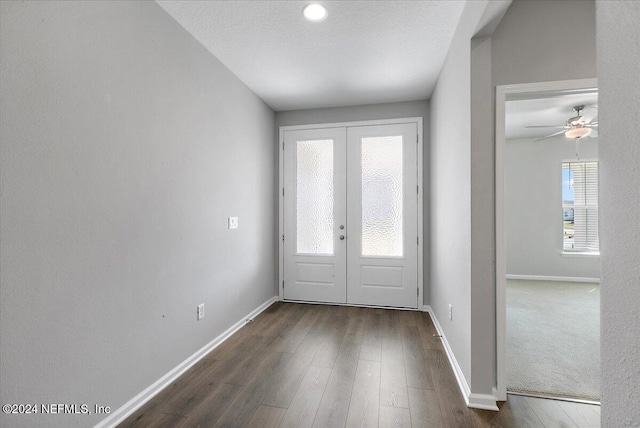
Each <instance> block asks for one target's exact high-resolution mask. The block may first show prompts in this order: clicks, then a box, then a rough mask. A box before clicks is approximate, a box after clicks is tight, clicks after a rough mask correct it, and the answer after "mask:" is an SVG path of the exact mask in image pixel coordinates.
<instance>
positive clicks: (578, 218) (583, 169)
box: [562, 161, 600, 252]
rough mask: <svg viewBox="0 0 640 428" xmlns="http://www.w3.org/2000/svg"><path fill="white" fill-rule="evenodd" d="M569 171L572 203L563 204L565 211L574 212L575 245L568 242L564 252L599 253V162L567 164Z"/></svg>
mask: <svg viewBox="0 0 640 428" xmlns="http://www.w3.org/2000/svg"><path fill="white" fill-rule="evenodd" d="M562 168H563V169H564V168H567V169H569V171H570V177H571V180H572V183H571V187H572V188H573V203H571V201H570V200H569V201H568V200H564V201H563V208H564V209H565V210H566V209H573V226H574V236H573V240H572V241H573V242H567V240H566V239H565V245H564V249H565V250H573V251H588V252H595V251H599V249H600V243H599V238H598V162H595V161H593V162H564V163H563V164H562Z"/></svg>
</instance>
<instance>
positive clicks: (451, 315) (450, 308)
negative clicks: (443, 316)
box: [449, 305, 453, 321]
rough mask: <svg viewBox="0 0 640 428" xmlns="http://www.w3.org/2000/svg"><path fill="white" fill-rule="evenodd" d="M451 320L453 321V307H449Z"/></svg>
mask: <svg viewBox="0 0 640 428" xmlns="http://www.w3.org/2000/svg"><path fill="white" fill-rule="evenodd" d="M449 320H451V321H453V306H451V305H449Z"/></svg>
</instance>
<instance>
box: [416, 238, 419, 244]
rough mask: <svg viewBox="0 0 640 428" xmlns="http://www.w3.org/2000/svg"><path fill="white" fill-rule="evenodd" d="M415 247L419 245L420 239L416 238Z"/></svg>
mask: <svg viewBox="0 0 640 428" xmlns="http://www.w3.org/2000/svg"><path fill="white" fill-rule="evenodd" d="M416 245H420V237H419V236H416Z"/></svg>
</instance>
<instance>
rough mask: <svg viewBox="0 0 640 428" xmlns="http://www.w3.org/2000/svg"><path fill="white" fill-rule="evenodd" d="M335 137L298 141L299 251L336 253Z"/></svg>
mask: <svg viewBox="0 0 640 428" xmlns="http://www.w3.org/2000/svg"><path fill="white" fill-rule="evenodd" d="M333 201H334V195H333V140H311V141H298V142H297V143H296V217H297V218H296V252H297V253H298V254H333V217H334V215H333Z"/></svg>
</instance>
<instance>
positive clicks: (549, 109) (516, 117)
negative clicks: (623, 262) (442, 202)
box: [496, 79, 600, 403]
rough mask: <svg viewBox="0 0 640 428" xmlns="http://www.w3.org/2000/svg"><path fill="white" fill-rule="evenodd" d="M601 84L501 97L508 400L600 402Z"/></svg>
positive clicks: (501, 290) (502, 378)
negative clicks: (523, 397)
mask: <svg viewBox="0 0 640 428" xmlns="http://www.w3.org/2000/svg"><path fill="white" fill-rule="evenodd" d="M597 151H598V138H597V81H596V80H595V79H585V80H576V81H563V82H544V83H537V84H525V85H508V86H499V87H498V88H497V92H496V291H497V295H496V302H497V307H496V315H497V323H496V325H497V342H496V343H497V384H498V398H499V399H506V394H507V391H508V392H509V393H515V394H523V395H531V396H538V397H549V398H556V399H564V400H571V401H581V402H589V403H597V402H599V399H600V357H599V353H600V321H599V315H600V312H599V308H600V299H599V292H600V284H599V277H600V260H599V244H598V162H597V157H598V155H597Z"/></svg>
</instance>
